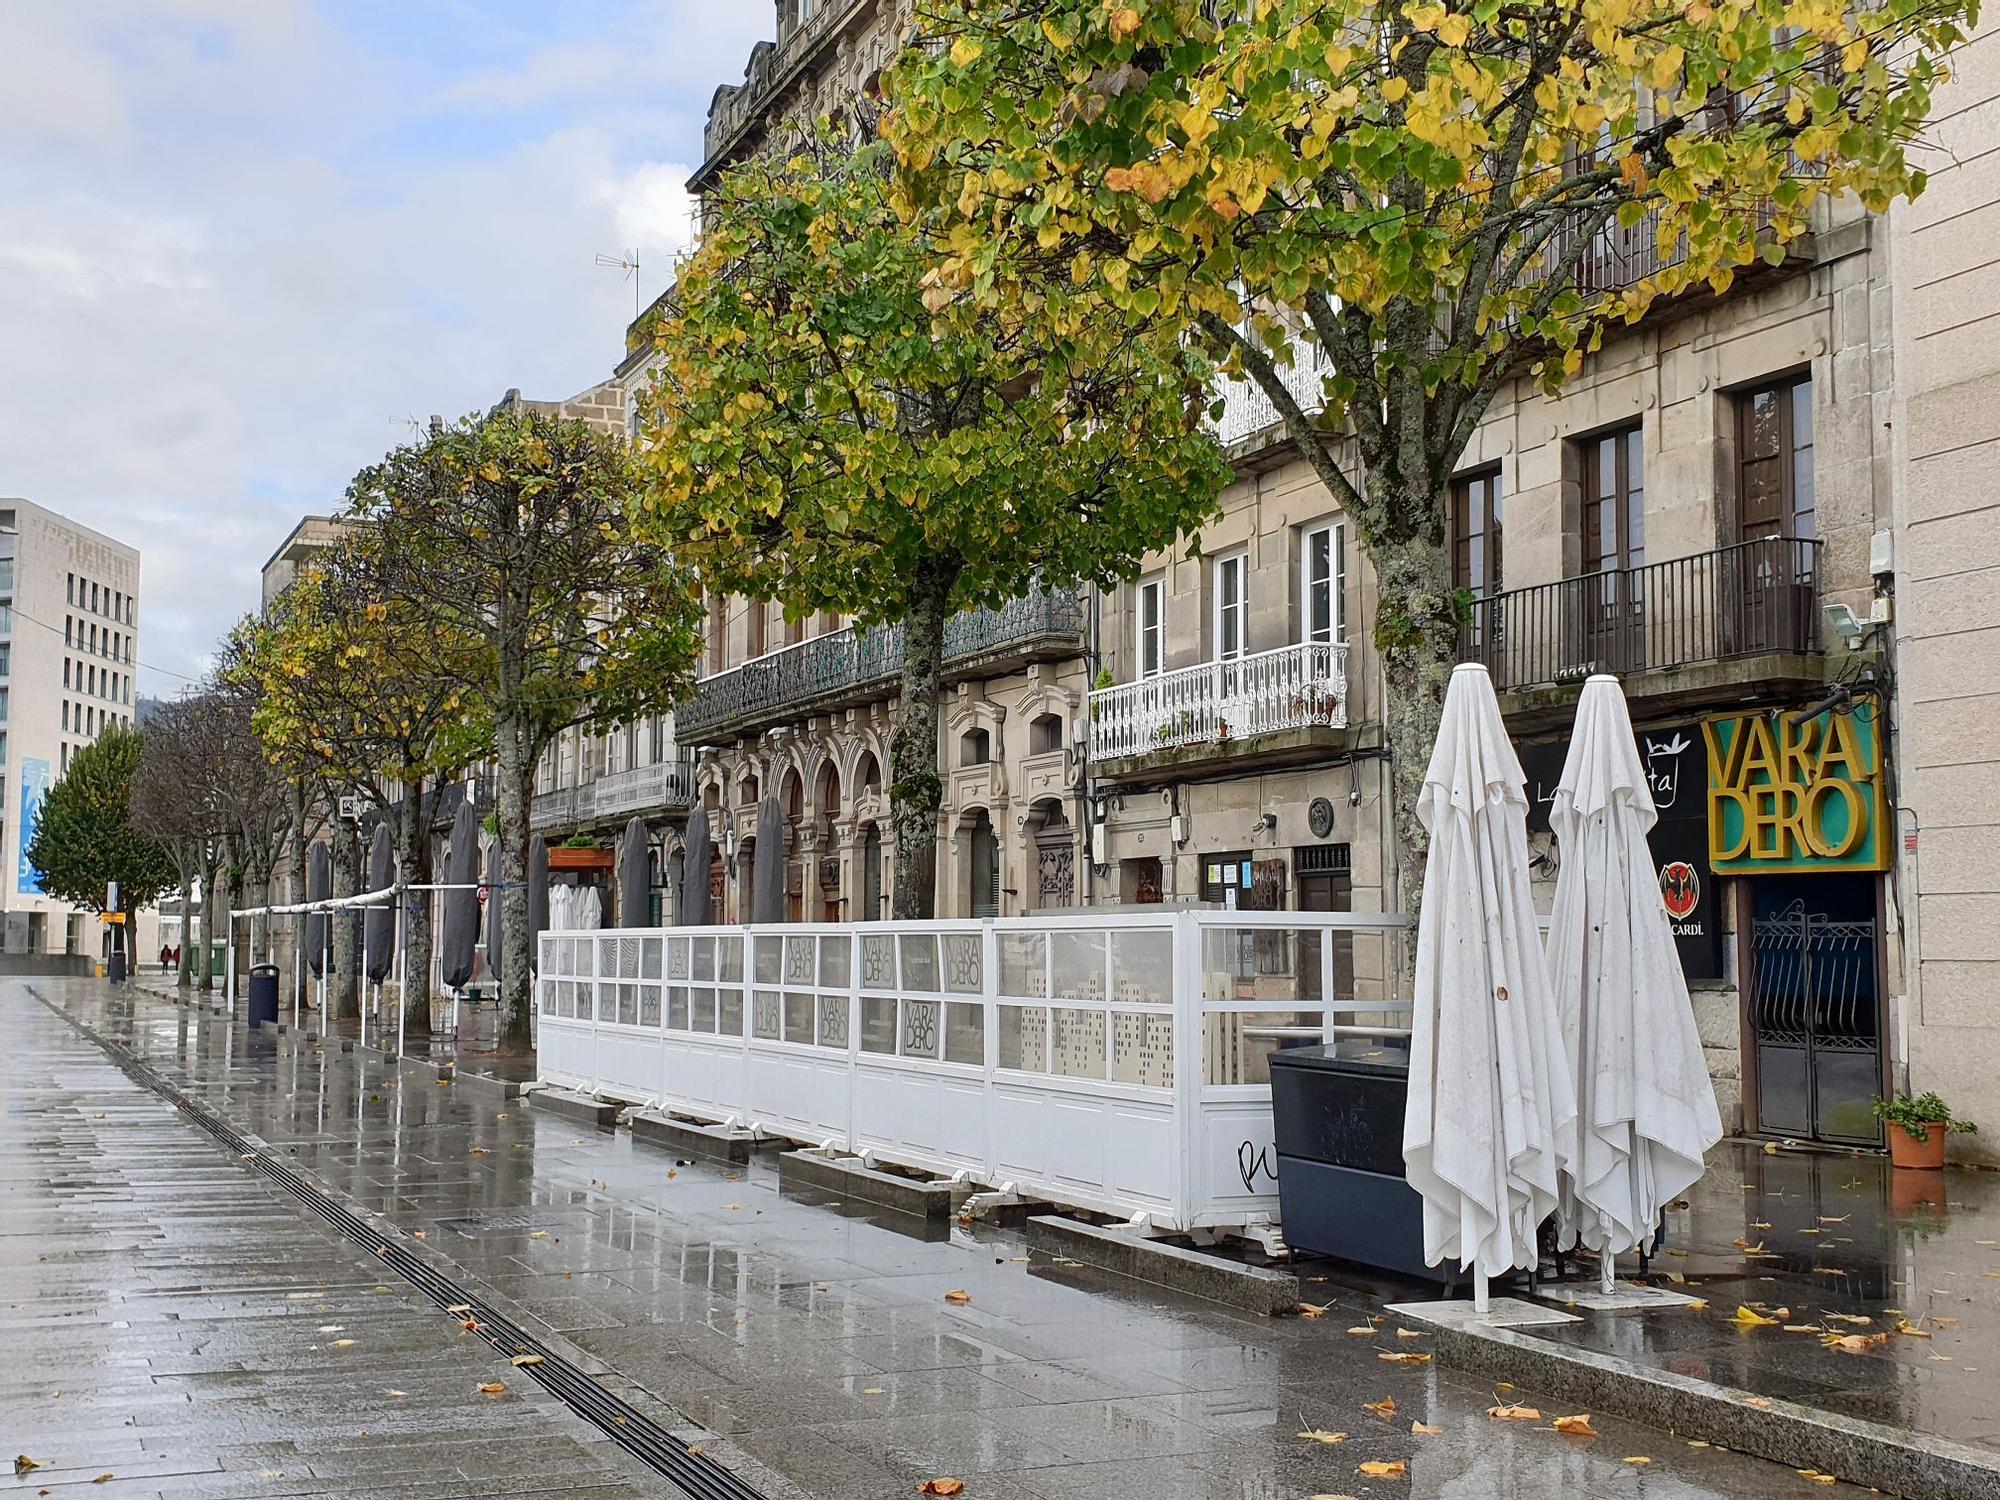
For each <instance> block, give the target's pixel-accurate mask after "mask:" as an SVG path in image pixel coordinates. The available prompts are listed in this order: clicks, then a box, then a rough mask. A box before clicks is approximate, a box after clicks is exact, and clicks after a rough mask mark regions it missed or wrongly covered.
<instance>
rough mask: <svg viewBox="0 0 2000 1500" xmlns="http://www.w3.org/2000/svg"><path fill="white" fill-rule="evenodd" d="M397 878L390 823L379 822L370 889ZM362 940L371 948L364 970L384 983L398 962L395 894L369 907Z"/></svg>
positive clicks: (371, 857) (371, 855) (370, 858)
mask: <svg viewBox="0 0 2000 1500" xmlns="http://www.w3.org/2000/svg"><path fill="white" fill-rule="evenodd" d="M395 882H396V854H395V850H394V849H393V848H392V847H391V846H390V841H389V825H388V824H387V823H377V824H376V825H375V841H374V842H373V843H372V844H370V845H369V846H368V889H369V890H371V891H380V890H385V889H387V888H388V887H389V886H391V885H394V884H395ZM361 944H362V947H363V948H365V949H366V950H367V953H368V961H367V967H366V968H365V969H364V970H363V971H362V972H363V973H364V974H366V975H367V978H368V982H369V983H370V984H380V983H381V982H382V981H383V980H385V979H387V978H388V977H389V970H390V969H391V968H393V967H394V966H395V962H396V955H395V946H396V910H395V906H394V904H393V900H392V898H389V897H384V898H383V899H382V900H381V901H380V902H378V903H375V904H373V905H371V906H369V908H368V915H367V916H366V917H364V918H363V919H362V922H361Z"/></svg>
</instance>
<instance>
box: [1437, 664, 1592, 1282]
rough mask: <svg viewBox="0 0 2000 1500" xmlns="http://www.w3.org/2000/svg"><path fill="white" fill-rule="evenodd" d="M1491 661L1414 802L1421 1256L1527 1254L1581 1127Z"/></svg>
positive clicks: (1462, 697) (1491, 1266) (1462, 691)
mask: <svg viewBox="0 0 2000 1500" xmlns="http://www.w3.org/2000/svg"><path fill="white" fill-rule="evenodd" d="M1522 785H1523V777H1522V774H1521V762H1520V760H1519V758H1518V757H1516V756H1515V754H1514V747H1513V746H1512V745H1511V744H1510V743H1508V739H1507V730H1506V726H1505V725H1504V724H1503V723H1502V722H1501V719H1500V704H1499V702H1498V700H1497V699H1496V698H1495V697H1494V695H1493V682H1492V679H1491V678H1490V677H1488V676H1487V673H1486V669H1485V668H1484V667H1482V666H1478V665H1476V664H1468V665H1465V666H1461V667H1459V668H1457V669H1456V670H1455V671H1454V672H1453V673H1452V676H1451V685H1450V687H1449V688H1448V689H1447V691H1446V693H1445V702H1444V718H1443V722H1442V723H1441V724H1440V725H1439V727H1438V739H1437V746H1436V748H1435V749H1434V750H1433V752H1432V754H1431V762H1430V768H1429V769H1428V770H1427V771H1426V772H1425V774H1424V786H1423V791H1422V794H1421V796H1420V798H1419V800H1418V803H1417V816H1418V817H1419V818H1420V819H1421V820H1422V822H1423V824H1424V827H1425V828H1426V829H1428V830H1429V832H1430V858H1429V862H1428V864H1427V865H1426V867H1425V871H1424V894H1423V910H1422V912H1421V914H1420V917H1419V920H1418V923H1417V972H1416V990H1415V995H1414V1000H1415V1006H1414V1016H1413V1019H1412V1024H1411V1037H1410V1091H1409V1100H1408V1103H1407V1105H1406V1106H1405V1111H1404V1116H1403V1160H1404V1164H1405V1167H1406V1170H1407V1175H1408V1178H1409V1182H1410V1186H1411V1187H1413V1188H1415V1189H1416V1190H1417V1192H1418V1193H1420V1194H1421V1195H1422V1196H1423V1200H1424V1258H1425V1260H1426V1262H1427V1263H1428V1264H1431V1265H1437V1264H1439V1263H1440V1262H1442V1261H1444V1260H1445V1259H1446V1258H1447V1257H1449V1258H1453V1259H1456V1260H1457V1261H1458V1263H1459V1264H1460V1266H1462V1267H1463V1266H1470V1267H1472V1269H1473V1271H1474V1278H1473V1288H1474V1297H1475V1300H1476V1302H1477V1304H1478V1305H1479V1307H1480V1309H1481V1310H1482V1311H1483V1310H1484V1309H1485V1305H1486V1278H1487V1277H1488V1276H1489V1275H1491V1274H1493V1273H1495V1272H1505V1271H1507V1270H1509V1269H1512V1268H1516V1267H1519V1268H1523V1269H1531V1268H1532V1267H1533V1266H1534V1265H1535V1264H1536V1259H1537V1248H1536V1244H1537V1242H1536V1233H1537V1231H1538V1229H1539V1227H1540V1225H1541V1222H1542V1220H1543V1219H1545V1218H1546V1217H1548V1215H1549V1213H1550V1212H1551V1211H1552V1210H1553V1209H1554V1208H1555V1206H1556V1196H1557V1187H1558V1181H1559V1177H1558V1173H1559V1169H1560V1167H1561V1165H1562V1162H1563V1159H1564V1157H1565V1156H1566V1154H1567V1151H1568V1149H1569V1145H1570V1142H1571V1140H1572V1138H1573V1135H1574V1131H1575V1125H1576V1105H1575V1102H1574V1097H1573V1093H1572V1089H1571V1086H1570V1082H1569V1076H1568V1074H1567V1073H1566V1072H1565V1071H1564V1068H1563V1051H1562V1032H1561V1029H1560V1028H1559V1027H1558V1025H1557V1023H1556V1014H1555V1009H1554V1005H1553V1003H1552V1001H1551V998H1550V994H1549V979H1548V970H1547V967H1546V964H1545V961H1544V959H1543V956H1542V943H1541V933H1540V931H1539V930H1538V924H1537V922H1536V920H1535V907H1534V901H1533V899H1532V897H1531V895H1530V892H1529V881H1528V827H1527V818H1528V803H1527V798H1526V796H1525V795H1524V794H1523V791H1522Z"/></svg>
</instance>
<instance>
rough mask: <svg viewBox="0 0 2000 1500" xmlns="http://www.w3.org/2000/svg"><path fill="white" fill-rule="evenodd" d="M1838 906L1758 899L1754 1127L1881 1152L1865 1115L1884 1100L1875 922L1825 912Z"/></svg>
mask: <svg viewBox="0 0 2000 1500" xmlns="http://www.w3.org/2000/svg"><path fill="white" fill-rule="evenodd" d="M1837 879H1838V877H1833V876H1813V877H1810V880H1811V881H1812V882H1813V883H1815V884H1819V883H1827V882H1832V881H1834V880H1837ZM1773 883H1774V884H1775V882H1773ZM1786 884H1787V885H1788V886H1790V889H1797V887H1796V886H1795V885H1791V884H1790V883H1789V882H1787V883H1786ZM1842 884H1845V882H1844V881H1843V882H1842ZM1786 894H1789V890H1786V891H1773V892H1771V893H1770V897H1782V896H1783V895H1786ZM1828 894H1835V893H1832V892H1829V893H1828ZM1838 894H1841V895H1845V894H1850V893H1848V892H1840V893H1838ZM1835 904H1836V903H1835V902H1829V901H1826V900H1824V899H1821V898H1819V897H1816V896H1799V897H1795V898H1794V899H1792V900H1790V901H1789V902H1786V903H1785V904H1784V905H1782V906H1779V905H1778V904H1777V901H1776V900H1775V899H1769V898H1767V897H1766V895H1765V893H1763V892H1759V893H1758V899H1757V901H1756V907H1757V910H1756V912H1755V914H1754V915H1753V917H1752V919H1751V928H1750V934H1751V935H1750V964H1749V975H1748V978H1749V986H1750V995H1749V1005H1750V1024H1751V1032H1752V1036H1753V1038H1754V1041H1755V1046H1756V1066H1757V1126H1758V1129H1759V1130H1761V1131H1762V1132H1763V1133H1764V1134H1766V1135H1787V1136H1797V1137H1804V1138H1809V1139H1812V1140H1818V1141H1829V1142H1835V1143H1839V1144H1842V1145H1866V1146H1873V1145H1879V1144H1881V1139H1882V1133H1881V1127H1880V1126H1879V1125H1877V1123H1876V1121H1875V1118H1874V1113H1873V1110H1872V1108H1871V1106H1872V1104H1873V1102H1874V1100H1875V1098H1876V1096H1877V1095H1879V1094H1880V1093H1881V1092H1882V1013H1881V1003H1880V991H1879V989H1878V986H1877V983H1876V972H1877V970H1876V949H1875V934H1876V927H1875V922H1874V920H1873V918H1844V917H1842V916H1838V915H1836V914H1835V913H1834V912H1832V911H1829V910H1827V909H1826V908H1827V907H1828V906H1832V905H1835Z"/></svg>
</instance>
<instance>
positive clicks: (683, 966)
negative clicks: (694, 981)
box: [667, 937, 688, 979]
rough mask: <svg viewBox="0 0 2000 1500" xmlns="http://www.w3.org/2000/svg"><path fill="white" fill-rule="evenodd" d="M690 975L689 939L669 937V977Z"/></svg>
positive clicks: (683, 977) (682, 977)
mask: <svg viewBox="0 0 2000 1500" xmlns="http://www.w3.org/2000/svg"><path fill="white" fill-rule="evenodd" d="M687 977H688V940H687V939H686V938H684V937H675V938H668V939H667V978H669V979H685V978H687Z"/></svg>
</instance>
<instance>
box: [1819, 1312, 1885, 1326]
mask: <svg viewBox="0 0 2000 1500" xmlns="http://www.w3.org/2000/svg"><path fill="white" fill-rule="evenodd" d="M1826 1320H1827V1322H1829V1323H1852V1324H1854V1326H1855V1327H1857V1328H1866V1327H1867V1326H1868V1325H1869V1324H1870V1323H1873V1322H1874V1321H1875V1320H1874V1319H1873V1318H1864V1317H1862V1316H1861V1314H1860V1313H1828V1314H1827V1315H1826Z"/></svg>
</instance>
